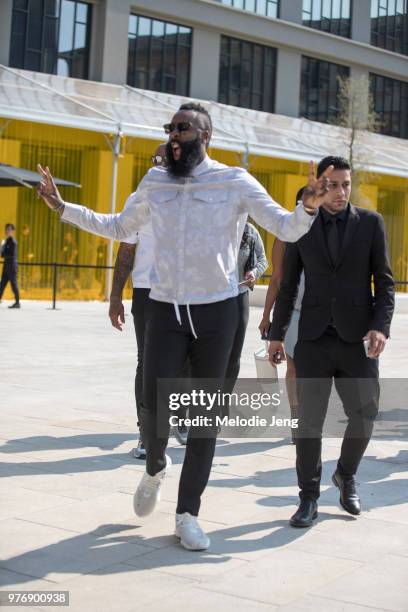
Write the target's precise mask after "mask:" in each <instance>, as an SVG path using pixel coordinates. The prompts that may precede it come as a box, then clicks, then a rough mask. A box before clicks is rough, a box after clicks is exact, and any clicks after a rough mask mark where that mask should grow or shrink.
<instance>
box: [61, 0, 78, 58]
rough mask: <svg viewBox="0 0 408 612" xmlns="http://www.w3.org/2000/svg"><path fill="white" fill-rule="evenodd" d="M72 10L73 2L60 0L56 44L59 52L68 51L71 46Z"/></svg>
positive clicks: (72, 33)
mask: <svg viewBox="0 0 408 612" xmlns="http://www.w3.org/2000/svg"><path fill="white" fill-rule="evenodd" d="M74 12H75V5H74V3H73V2H68V1H67V0H62V5H61V16H60V31H59V44H58V51H59V52H60V53H63V52H65V51H70V50H71V49H72V47H73V38H74Z"/></svg>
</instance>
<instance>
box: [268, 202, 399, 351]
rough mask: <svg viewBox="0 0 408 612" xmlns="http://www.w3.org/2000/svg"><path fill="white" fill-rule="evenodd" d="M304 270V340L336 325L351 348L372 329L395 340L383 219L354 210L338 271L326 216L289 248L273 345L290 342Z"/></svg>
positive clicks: (301, 329)
mask: <svg viewBox="0 0 408 612" xmlns="http://www.w3.org/2000/svg"><path fill="white" fill-rule="evenodd" d="M302 270H304V272H305V294H304V297H303V301H302V308H301V314H300V320H299V336H298V338H299V340H315V339H316V338H319V337H320V336H321V335H322V334H323V333H324V331H325V329H326V328H327V326H328V325H329V324H330V323H331V322H332V324H333V325H335V326H336V328H337V332H338V334H339V336H340V337H341V338H342V339H343V340H345V341H346V342H359V341H361V340H362V338H363V336H365V334H366V333H367V331H369V330H370V329H375V330H378V331H380V332H383V333H384V334H385V335H386V336H387V337H388V336H389V333H390V324H391V319H392V315H393V312H394V281H393V277H392V272H391V268H390V263H389V257H388V251H387V240H386V234H385V227H384V220H383V218H382V216H381V215H380V214H378V213H376V212H372V211H369V210H365V209H363V208H357V207H355V206H353V205H352V204H350V210H349V215H348V219H347V226H346V230H345V233H344V237H343V242H342V246H341V254H340V257H339V261H338V263H337V265H336V266H333V265H332V263H331V260H330V256H329V253H328V250H327V246H326V241H325V236H324V229H323V225H322V219H321V215H320V214H319V215H318V217H317V219H316V220H315V222H314V223H313V225H312V227H311V229H310V230H309V232H308V233H307V234H305V236H303V237H302V238H301V239H300V240H298V241H297V242H295V243H292V244H287V245H286V251H285V261H284V273H283V280H282V283H281V286H280V290H279V294H278V297H277V300H276V303H275V308H274V312H273V319H272V325H271V330H270V333H269V339H271V340H284V337H285V333H286V330H287V328H288V325H289V322H290V318H291V315H292V311H293V307H294V303H295V300H296V296H297V290H298V284H299V278H300V274H301V272H302ZM372 281H373V287H374V292H372Z"/></svg>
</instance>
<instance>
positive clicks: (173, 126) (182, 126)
mask: <svg viewBox="0 0 408 612" xmlns="http://www.w3.org/2000/svg"><path fill="white" fill-rule="evenodd" d="M191 127H192V124H191V123H190V122H189V121H179V122H178V123H165V124H164V125H163V128H164V131H165V132H166V134H170V133H171V132H174V130H178V131H179V132H187V130H189V129H190V128H191Z"/></svg>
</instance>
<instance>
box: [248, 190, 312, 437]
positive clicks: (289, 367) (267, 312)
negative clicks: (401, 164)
mask: <svg viewBox="0 0 408 612" xmlns="http://www.w3.org/2000/svg"><path fill="white" fill-rule="evenodd" d="M303 191H304V187H302V188H301V189H299V191H298V192H297V194H296V205H297V203H298V202H300V201H301V200H302V195H303ZM284 257H285V243H284V242H282V241H281V240H279V238H275V241H274V243H273V247H272V275H271V278H270V280H269V286H268V291H267V292H266V298H265V306H264V311H263V316H262V320H261V322H260V324H259V327H258V329H259V331H260V332H261V336H262V337H265V336H267V334H268V331H269V328H270V325H271V312H272V308H273V306H274V304H275V301H276V297H277V295H278V292H279V287H280V284H281V282H282V276H283V261H284ZM304 291H305V276H304V274H303V272H302V275H301V277H300V282H299V289H298V294H297V298H296V302H295V306H294V309H293V314H292V317H291V320H290V323H289V327H288V330H287V332H286V335H285V353H286V377H285V378H286V391H287V394H288V400H289V406H290V416H291V418H292V419H297V418H298V398H297V393H296V369H295V361H294V358H293V355H294V352H295V344H296V342H297V336H298V327H299V317H300V308H301V305H302V298H303V293H304ZM272 365H276V364H274V363H272ZM291 433H292V442H293V444H294V443H295V437H296V429H294V428H292V430H291Z"/></svg>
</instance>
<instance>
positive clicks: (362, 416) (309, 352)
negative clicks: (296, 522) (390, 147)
mask: <svg viewBox="0 0 408 612" xmlns="http://www.w3.org/2000/svg"><path fill="white" fill-rule="evenodd" d="M302 270H304V273H305V294H304V297H303V301H302V307H301V314H300V320H299V336H298V342H297V344H296V346H295V353H294V360H295V366H296V375H297V392H298V398H299V418H300V430H299V434H298V438H297V442H296V451H297V459H296V469H297V475H298V483H299V488H300V498H301V500H302V501H303V500H312V501H313V500H314V501H315V500H316V499H317V498H318V497H319V494H320V478H321V470H322V464H321V440H322V429H323V424H324V420H325V416H326V411H327V407H328V401H329V397H330V392H331V387H332V382H333V380H334V384H335V387H336V389H337V392H338V394H339V396H340V399H341V401H342V403H343V407H344V411H345V413H346V416H347V418H348V424H347V427H346V431H345V434H344V439H343V444H342V448H341V453H340V458H339V461H338V465H337V472H338V473H339V475H340V477H341V478H342V479H345V481H349V482H351V481H352V479H353V477H354V475H355V473H356V471H357V468H358V466H359V463H360V461H361V459H362V457H363V454H364V452H365V450H366V448H367V445H368V443H369V440H370V436H371V433H372V430H373V424H374V420H375V418H376V415H377V413H378V400H379V382H378V359H369V358H367V356H366V354H365V351H364V347H363V342H362V339H363V337H364V336H365V335H366V333H367V332H368V331H369V330H377V331H380V332H382V333H383V334H384V335H385V336H386V337H388V336H389V332H390V323H391V319H392V315H393V311H394V282H393V278H392V272H391V269H390V264H389V258H388V253H387V242H386V235H385V228H384V221H383V218H382V216H381V215H379V214H378V213H376V212H372V211H368V210H365V209H361V208H357V207H355V206H353V205H351V204H348V206H347V208H346V209H345V210H344V211H342V212H341V213H338V214H336V215H331V214H330V213H328V212H327V211H325V210H324V209H320V212H319V217H318V218H317V219H316V221H315V223H314V224H313V226H312V228H311V230H310V232H309V233H308V234H306V235H305V236H303V237H302V238H301V239H300V240H299V241H298V242H296V243H294V244H288V245H287V247H286V252H285V262H284V274H283V280H282V283H281V287H280V291H279V294H278V297H277V300H276V304H275V309H274V313H273V320H272V326H271V331H270V336H269V337H270V339H271V340H281V341H282V340H284V336H285V332H286V329H287V327H288V325H289V321H290V317H291V314H292V310H293V306H294V302H295V299H296V294H297V286H298V283H299V278H300V274H301V272H302ZM372 280H373V282H374V294H372V290H371V282H372ZM316 379H319V380H316ZM358 379H367V380H365V381H364V387H365V393H364V394H362V393H361V380H360V381H359V380H358ZM367 394H368V397H369V400H367Z"/></svg>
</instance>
